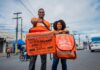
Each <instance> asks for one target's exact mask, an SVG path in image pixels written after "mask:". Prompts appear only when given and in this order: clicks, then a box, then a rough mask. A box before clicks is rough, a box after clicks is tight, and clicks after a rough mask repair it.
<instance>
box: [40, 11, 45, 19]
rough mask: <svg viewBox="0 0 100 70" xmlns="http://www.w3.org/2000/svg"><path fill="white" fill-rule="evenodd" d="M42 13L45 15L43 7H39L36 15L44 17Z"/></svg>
mask: <svg viewBox="0 0 100 70" xmlns="http://www.w3.org/2000/svg"><path fill="white" fill-rule="evenodd" d="M44 15H45V12H44V10H43V9H40V10H39V11H38V16H39V18H44Z"/></svg>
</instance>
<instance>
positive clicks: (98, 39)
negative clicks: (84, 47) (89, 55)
mask: <svg viewBox="0 0 100 70" xmlns="http://www.w3.org/2000/svg"><path fill="white" fill-rule="evenodd" d="M91 40H92V42H93V43H100V37H92V38H91Z"/></svg>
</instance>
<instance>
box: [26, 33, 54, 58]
mask: <svg viewBox="0 0 100 70" xmlns="http://www.w3.org/2000/svg"><path fill="white" fill-rule="evenodd" d="M26 48H27V52H28V55H29V56H32V55H39V54H48V53H54V52H55V36H54V34H53V33H52V32H35V33H28V34H27V35H26Z"/></svg>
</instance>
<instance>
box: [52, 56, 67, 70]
mask: <svg viewBox="0 0 100 70" xmlns="http://www.w3.org/2000/svg"><path fill="white" fill-rule="evenodd" d="M59 59H60V58H57V57H54V58H53V65H52V70H57V66H58V63H59ZM61 64H62V70H67V63H66V59H61Z"/></svg>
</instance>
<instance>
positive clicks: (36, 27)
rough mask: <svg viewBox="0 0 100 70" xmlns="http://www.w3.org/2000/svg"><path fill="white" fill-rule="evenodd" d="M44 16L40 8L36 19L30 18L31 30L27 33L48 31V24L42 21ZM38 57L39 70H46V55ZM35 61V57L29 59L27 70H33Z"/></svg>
mask: <svg viewBox="0 0 100 70" xmlns="http://www.w3.org/2000/svg"><path fill="white" fill-rule="evenodd" d="M44 16H45V11H44V9H43V8H40V9H39V10H38V18H32V20H31V23H32V25H33V28H31V29H30V30H29V33H32V32H44V31H49V29H50V23H49V22H48V21H46V20H45V19H44ZM40 57H41V62H42V63H41V70H46V58H47V55H46V54H43V55H40ZM36 59H37V55H35V56H31V57H30V64H29V70H35V62H36Z"/></svg>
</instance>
